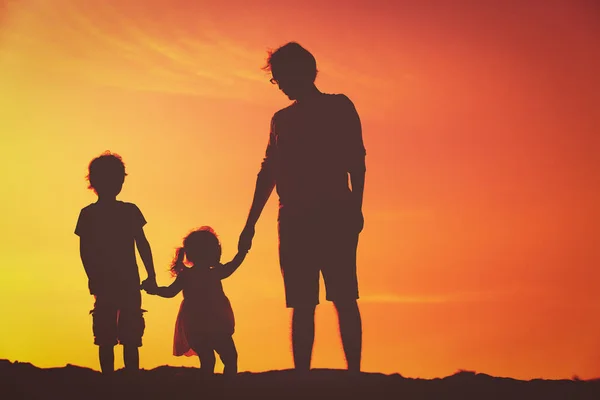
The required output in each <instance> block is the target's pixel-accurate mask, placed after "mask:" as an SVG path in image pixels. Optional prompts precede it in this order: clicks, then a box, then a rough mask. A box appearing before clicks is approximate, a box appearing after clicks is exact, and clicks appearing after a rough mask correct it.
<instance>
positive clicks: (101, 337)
mask: <svg viewBox="0 0 600 400" xmlns="http://www.w3.org/2000/svg"><path fill="white" fill-rule="evenodd" d="M91 312H92V331H93V333H94V344H96V345H97V346H98V356H99V359H100V370H101V371H102V373H103V374H111V373H112V372H114V370H115V355H114V346H115V345H116V344H117V310H116V307H115V304H114V302H113V301H112V298H110V297H107V296H96V301H95V303H94V309H93V310H92V311H91Z"/></svg>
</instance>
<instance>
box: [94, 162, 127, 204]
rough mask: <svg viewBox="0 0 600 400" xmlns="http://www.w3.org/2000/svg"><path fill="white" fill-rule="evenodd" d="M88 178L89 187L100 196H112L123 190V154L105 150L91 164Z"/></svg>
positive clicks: (124, 174)
mask: <svg viewBox="0 0 600 400" xmlns="http://www.w3.org/2000/svg"><path fill="white" fill-rule="evenodd" d="M88 171H89V173H88V176H87V179H88V181H89V183H90V185H89V188H90V189H92V190H94V192H96V194H97V195H98V196H106V197H112V196H116V195H118V194H119V193H120V192H121V188H122V187H123V182H124V181H125V176H126V175H127V174H126V173H125V164H124V163H123V159H121V156H119V155H118V154H115V153H111V152H110V151H105V152H104V153H102V155H100V156H99V157H96V158H94V159H93V160H92V161H91V162H90V165H89V169H88Z"/></svg>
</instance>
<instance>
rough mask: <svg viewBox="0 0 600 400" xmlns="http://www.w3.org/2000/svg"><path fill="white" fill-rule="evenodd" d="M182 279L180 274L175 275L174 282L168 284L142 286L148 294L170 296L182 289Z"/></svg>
mask: <svg viewBox="0 0 600 400" xmlns="http://www.w3.org/2000/svg"><path fill="white" fill-rule="evenodd" d="M182 282H183V280H182V279H181V277H180V276H177V278H176V279H175V282H173V283H172V284H171V285H170V286H157V287H147V288H144V289H145V290H146V292H147V293H148V294H154V295H157V296H160V297H165V298H171V297H175V296H177V294H178V293H179V292H181V290H182V289H183V284H182Z"/></svg>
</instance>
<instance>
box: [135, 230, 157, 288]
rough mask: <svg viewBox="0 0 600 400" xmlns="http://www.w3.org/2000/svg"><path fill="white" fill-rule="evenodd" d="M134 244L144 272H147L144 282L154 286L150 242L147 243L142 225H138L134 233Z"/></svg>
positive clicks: (154, 274) (154, 275)
mask: <svg viewBox="0 0 600 400" xmlns="http://www.w3.org/2000/svg"><path fill="white" fill-rule="evenodd" d="M135 244H136V246H137V249H138V252H139V253H140V257H141V258H142V262H143V263H144V267H145V268H146V272H147V273H148V278H147V279H146V280H145V281H144V282H146V281H148V282H149V283H151V284H153V285H154V286H156V272H155V271H154V260H153V259H152V250H151V249H150V243H148V239H147V238H146V234H145V233H144V228H143V227H140V228H139V230H138V232H137V234H136V235H135Z"/></svg>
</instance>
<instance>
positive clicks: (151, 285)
mask: <svg viewBox="0 0 600 400" xmlns="http://www.w3.org/2000/svg"><path fill="white" fill-rule="evenodd" d="M140 289H142V290H145V291H146V293H148V294H156V290H157V289H158V285H157V284H156V277H155V276H152V277H148V278H147V279H146V280H145V281H143V282H142V286H141V287H140Z"/></svg>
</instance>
